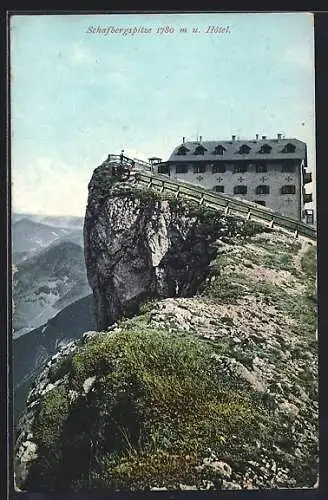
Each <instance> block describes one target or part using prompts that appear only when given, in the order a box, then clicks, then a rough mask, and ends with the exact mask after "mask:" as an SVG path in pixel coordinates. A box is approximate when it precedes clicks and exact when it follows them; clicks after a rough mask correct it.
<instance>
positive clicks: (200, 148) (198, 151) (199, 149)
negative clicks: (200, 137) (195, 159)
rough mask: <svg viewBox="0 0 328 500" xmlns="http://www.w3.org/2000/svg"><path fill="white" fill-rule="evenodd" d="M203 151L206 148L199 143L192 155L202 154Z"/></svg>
mask: <svg viewBox="0 0 328 500" xmlns="http://www.w3.org/2000/svg"><path fill="white" fill-rule="evenodd" d="M205 151H207V149H206V148H204V146H202V145H201V144H200V145H199V146H197V147H196V149H195V151H194V155H203V154H204V152H205Z"/></svg>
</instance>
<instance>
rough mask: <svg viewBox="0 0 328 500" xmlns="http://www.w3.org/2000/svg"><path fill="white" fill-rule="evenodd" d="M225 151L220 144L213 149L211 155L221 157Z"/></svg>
mask: <svg viewBox="0 0 328 500" xmlns="http://www.w3.org/2000/svg"><path fill="white" fill-rule="evenodd" d="M225 150H226V148H225V147H224V146H221V144H219V145H218V146H216V147H215V149H214V151H213V154H214V155H223V152H224V151H225Z"/></svg>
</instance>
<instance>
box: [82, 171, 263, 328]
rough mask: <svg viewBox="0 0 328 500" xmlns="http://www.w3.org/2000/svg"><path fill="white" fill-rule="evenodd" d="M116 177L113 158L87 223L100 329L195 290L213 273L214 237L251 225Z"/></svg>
mask: <svg viewBox="0 0 328 500" xmlns="http://www.w3.org/2000/svg"><path fill="white" fill-rule="evenodd" d="M110 175H111V171H110V166H107V165H106V164H104V165H102V166H100V167H98V168H97V169H96V170H95V171H94V174H93V176H92V179H91V182H90V184H89V199H88V206H87V210H86V216H85V223H84V252H85V261H86V268H87V273H88V280H89V284H90V286H91V288H92V290H93V294H94V298H95V307H96V317H97V321H98V327H99V329H104V328H106V327H107V326H108V325H110V324H112V323H114V322H115V320H116V319H117V318H118V317H121V316H122V315H123V314H124V315H129V314H135V313H136V312H137V310H138V306H139V304H140V303H141V301H143V300H144V299H145V298H147V297H175V296H182V297H186V296H191V295H193V294H194V293H195V292H196V291H197V290H198V289H199V286H200V284H201V283H203V282H204V280H205V278H206V276H207V275H208V272H209V267H208V266H209V263H210V262H211V260H212V259H213V256H214V254H215V251H216V250H215V247H214V246H213V243H214V242H215V241H217V240H218V239H220V238H222V237H223V238H225V237H229V236H233V235H237V234H239V235H242V234H243V231H244V226H245V223H244V222H242V221H236V220H235V219H234V218H231V217H230V218H224V217H220V218H218V217H217V218H215V217H213V215H212V217H211V216H209V217H208V218H206V217H204V216H203V215H204V214H203V213H202V212H199V211H198V210H197V209H196V208H195V207H194V210H192V209H191V208H189V209H187V207H186V206H185V205H184V204H183V203H178V202H177V201H176V200H175V199H161V197H160V196H158V195H156V194H155V193H152V192H151V191H149V192H143V191H139V190H137V189H135V188H134V189H133V188H132V187H131V182H125V183H122V182H120V183H113V184H111V177H110ZM132 182H133V181H132ZM246 225H247V224H246ZM248 226H249V225H248ZM252 227H255V225H253V226H252Z"/></svg>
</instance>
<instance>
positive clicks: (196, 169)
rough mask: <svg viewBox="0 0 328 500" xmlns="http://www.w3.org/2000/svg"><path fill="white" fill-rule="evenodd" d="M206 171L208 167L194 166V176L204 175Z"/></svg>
mask: <svg viewBox="0 0 328 500" xmlns="http://www.w3.org/2000/svg"><path fill="white" fill-rule="evenodd" d="M205 171H206V165H194V174H203V173H204V172H205Z"/></svg>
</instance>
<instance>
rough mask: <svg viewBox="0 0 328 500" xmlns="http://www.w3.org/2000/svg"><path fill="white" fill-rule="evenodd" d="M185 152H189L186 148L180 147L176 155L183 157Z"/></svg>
mask: <svg viewBox="0 0 328 500" xmlns="http://www.w3.org/2000/svg"><path fill="white" fill-rule="evenodd" d="M187 151H189V149H188V148H186V146H180V147H179V149H178V151H177V153H176V154H177V155H179V156H181V155H183V156H185V155H186V153H187Z"/></svg>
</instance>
